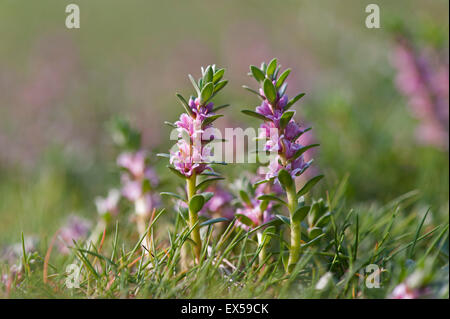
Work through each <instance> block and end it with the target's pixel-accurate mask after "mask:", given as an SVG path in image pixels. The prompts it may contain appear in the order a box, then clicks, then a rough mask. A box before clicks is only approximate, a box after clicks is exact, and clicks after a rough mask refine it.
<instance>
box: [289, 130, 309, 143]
mask: <svg viewBox="0 0 450 319" xmlns="http://www.w3.org/2000/svg"><path fill="white" fill-rule="evenodd" d="M311 130H312V127H308V128H305V129H304V130H302V131H301V132H300V133H298V134H297V136H296V137H294V138H293V139H292V140H293V141H296V140H297V139H298V138H299V137H300V136H302V135H303V134H305V133H306V132H309V131H311Z"/></svg>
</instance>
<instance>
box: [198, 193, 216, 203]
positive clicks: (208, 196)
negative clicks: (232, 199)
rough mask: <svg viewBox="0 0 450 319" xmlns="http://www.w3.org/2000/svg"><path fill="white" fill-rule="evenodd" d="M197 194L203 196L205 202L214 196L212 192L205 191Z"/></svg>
mask: <svg viewBox="0 0 450 319" xmlns="http://www.w3.org/2000/svg"><path fill="white" fill-rule="evenodd" d="M199 195H201V196H203V198H204V199H205V203H206V202H207V201H209V200H210V199H211V198H212V197H213V196H214V193H212V192H205V193H201V194H199Z"/></svg>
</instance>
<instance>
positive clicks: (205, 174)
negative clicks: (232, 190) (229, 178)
mask: <svg viewBox="0 0 450 319" xmlns="http://www.w3.org/2000/svg"><path fill="white" fill-rule="evenodd" d="M200 175H204V176H221V175H220V174H219V173H216V172H211V171H204V172H203V173H201V174H200Z"/></svg>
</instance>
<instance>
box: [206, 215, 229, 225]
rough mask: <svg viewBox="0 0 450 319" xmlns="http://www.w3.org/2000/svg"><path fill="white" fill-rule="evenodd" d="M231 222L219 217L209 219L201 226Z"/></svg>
mask: <svg viewBox="0 0 450 319" xmlns="http://www.w3.org/2000/svg"><path fill="white" fill-rule="evenodd" d="M228 221H229V220H228V219H227V218H225V217H219V218H214V219H209V220H207V221H206V222H203V223H201V224H200V227H204V226H208V225H212V224H216V223H222V222H228Z"/></svg>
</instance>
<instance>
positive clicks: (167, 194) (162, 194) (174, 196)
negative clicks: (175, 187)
mask: <svg viewBox="0 0 450 319" xmlns="http://www.w3.org/2000/svg"><path fill="white" fill-rule="evenodd" d="M159 194H160V195H161V196H169V197H173V198H176V199H179V200H182V201H183V202H185V201H186V199H184V198H183V197H181V196H180V195H178V194H175V193H172V192H161V193H159Z"/></svg>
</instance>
